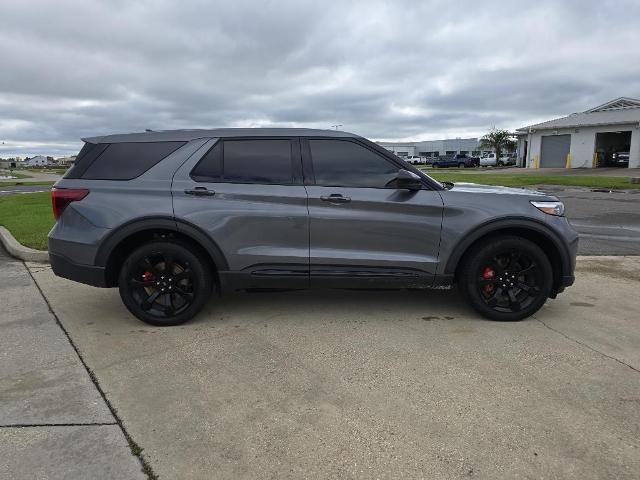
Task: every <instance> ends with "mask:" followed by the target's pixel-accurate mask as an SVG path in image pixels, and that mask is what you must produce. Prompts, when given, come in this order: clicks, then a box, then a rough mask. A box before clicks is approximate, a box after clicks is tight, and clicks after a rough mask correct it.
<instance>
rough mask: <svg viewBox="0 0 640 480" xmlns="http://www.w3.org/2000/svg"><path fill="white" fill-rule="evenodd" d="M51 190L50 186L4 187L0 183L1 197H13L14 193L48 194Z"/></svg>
mask: <svg viewBox="0 0 640 480" xmlns="http://www.w3.org/2000/svg"><path fill="white" fill-rule="evenodd" d="M49 190H51V187H50V186H49V185H2V183H1V182H0V195H11V194H13V193H34V192H47V191H49Z"/></svg>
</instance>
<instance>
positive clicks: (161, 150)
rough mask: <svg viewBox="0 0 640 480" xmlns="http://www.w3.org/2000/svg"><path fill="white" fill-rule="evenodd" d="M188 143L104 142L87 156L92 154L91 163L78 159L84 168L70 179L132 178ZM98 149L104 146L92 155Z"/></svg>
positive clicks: (87, 155)
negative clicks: (99, 151)
mask: <svg viewBox="0 0 640 480" xmlns="http://www.w3.org/2000/svg"><path fill="white" fill-rule="evenodd" d="M185 143H186V142H125V143H112V144H108V145H106V146H105V144H100V145H96V146H95V147H94V148H93V149H91V150H90V151H89V152H88V153H87V154H86V157H85V158H87V157H89V156H93V157H94V158H93V161H91V162H90V163H89V162H85V161H84V160H83V161H81V162H79V163H80V164H79V165H78V166H81V167H83V168H82V171H81V172H77V173H76V172H73V173H75V174H76V175H78V176H74V177H70V178H86V179H89V180H131V179H133V178H136V177H139V176H140V175H142V174H143V173H144V172H146V171H147V170H149V169H150V168H151V167H153V166H154V165H156V164H157V163H158V162H160V160H162V159H163V158H165V157H167V156H168V155H170V154H171V153H173V152H175V151H176V150H177V149H178V148H180V147H181V146H183V145H184V144H185ZM97 149H102V151H101V153H100V154H99V155H98V156H95V155H92V154H93V152H94V151H95V150H97ZM83 150H84V148H83ZM80 153H82V151H81V152H80ZM75 168H76V167H74V169H75Z"/></svg>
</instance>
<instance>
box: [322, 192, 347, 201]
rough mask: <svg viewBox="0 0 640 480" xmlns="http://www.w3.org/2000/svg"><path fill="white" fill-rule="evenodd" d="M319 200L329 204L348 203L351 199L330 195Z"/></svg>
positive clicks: (334, 194)
mask: <svg viewBox="0 0 640 480" xmlns="http://www.w3.org/2000/svg"><path fill="white" fill-rule="evenodd" d="M320 200H322V201H323V202H330V203H349V202H350V201H351V197H344V196H342V195H340V194H339V193H332V194H331V195H322V196H321V197H320Z"/></svg>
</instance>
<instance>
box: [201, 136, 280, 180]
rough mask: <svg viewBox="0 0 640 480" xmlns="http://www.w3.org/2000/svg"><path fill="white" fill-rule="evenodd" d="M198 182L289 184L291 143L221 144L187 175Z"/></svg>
mask: <svg viewBox="0 0 640 480" xmlns="http://www.w3.org/2000/svg"><path fill="white" fill-rule="evenodd" d="M191 177H192V178H193V179H194V180H196V181H198V182H230V183H256V184H279V185H287V184H291V183H293V168H292V155H291V142H290V141H289V140H286V139H266V140H223V141H219V142H218V143H216V145H215V146H214V147H213V148H212V149H211V150H209V151H208V152H207V153H206V154H205V156H204V157H202V159H201V160H200V162H198V164H197V165H196V167H195V168H194V169H193V171H192V172H191Z"/></svg>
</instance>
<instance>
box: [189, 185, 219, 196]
mask: <svg viewBox="0 0 640 480" xmlns="http://www.w3.org/2000/svg"><path fill="white" fill-rule="evenodd" d="M184 193H186V194H187V195H195V196H196V197H213V196H214V195H215V194H216V192H214V191H213V190H209V189H208V188H207V187H195V188H193V189H191V190H190V189H186V190H185V191H184Z"/></svg>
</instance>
